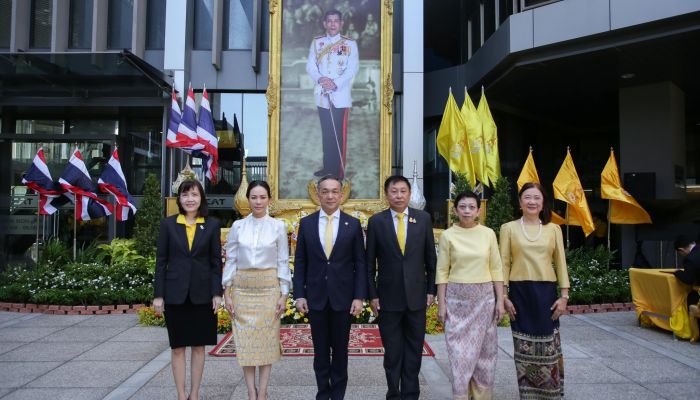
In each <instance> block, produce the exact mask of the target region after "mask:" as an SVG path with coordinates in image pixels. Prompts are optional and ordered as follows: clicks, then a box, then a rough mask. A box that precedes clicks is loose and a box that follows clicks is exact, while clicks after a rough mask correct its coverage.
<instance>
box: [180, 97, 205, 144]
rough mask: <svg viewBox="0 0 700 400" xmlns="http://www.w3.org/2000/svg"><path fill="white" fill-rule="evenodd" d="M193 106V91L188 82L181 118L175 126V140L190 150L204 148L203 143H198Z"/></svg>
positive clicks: (195, 113) (195, 115) (195, 114)
mask: <svg viewBox="0 0 700 400" xmlns="http://www.w3.org/2000/svg"><path fill="white" fill-rule="evenodd" d="M195 107H196V106H195V102H194V91H193V90H192V84H190V87H189V89H188V90H187V99H185V106H184V109H183V113H182V119H181V120H180V124H179V125H178V127H177V141H178V142H180V143H181V144H182V145H181V146H180V147H187V148H188V149H189V150H190V151H196V150H202V149H204V144H203V143H200V141H199V138H198V137H197V112H196V110H195ZM190 151H188V153H189V152H190Z"/></svg>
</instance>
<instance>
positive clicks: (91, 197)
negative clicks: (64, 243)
mask: <svg viewBox="0 0 700 400" xmlns="http://www.w3.org/2000/svg"><path fill="white" fill-rule="evenodd" d="M58 182H59V183H60V184H61V186H62V187H63V189H64V190H65V191H66V193H65V196H66V197H68V198H69V199H70V200H71V201H72V202H73V204H75V209H76V212H75V218H76V219H77V220H78V221H89V220H91V219H94V218H101V217H105V216H107V215H110V214H112V204H110V203H109V202H108V201H107V200H104V199H101V198H100V197H98V196H97V193H95V189H96V187H95V184H94V183H93V182H92V179H91V178H90V174H89V173H88V170H87V167H86V166H85V162H84V161H83V158H82V156H81V155H80V152H79V151H78V149H77V148H76V149H75V151H73V155H72V156H71V158H70V160H68V165H66V168H65V169H64V170H63V173H62V174H61V178H60V179H59V180H58Z"/></svg>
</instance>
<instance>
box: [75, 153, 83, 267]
mask: <svg viewBox="0 0 700 400" xmlns="http://www.w3.org/2000/svg"><path fill="white" fill-rule="evenodd" d="M75 148H76V149H77V148H78V142H75ZM81 201H82V200H81ZM77 249H78V195H77V194H75V193H73V261H75V259H76V257H77V255H78V250H77Z"/></svg>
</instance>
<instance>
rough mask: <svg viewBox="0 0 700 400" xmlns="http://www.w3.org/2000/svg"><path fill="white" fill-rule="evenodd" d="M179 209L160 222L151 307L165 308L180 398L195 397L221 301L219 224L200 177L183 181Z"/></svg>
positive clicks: (159, 309) (179, 190)
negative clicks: (187, 355)
mask: <svg viewBox="0 0 700 400" xmlns="http://www.w3.org/2000/svg"><path fill="white" fill-rule="evenodd" d="M176 201H177V207H178V210H179V213H178V214H177V215H173V216H171V217H168V218H166V219H164V220H163V221H161V224H160V234H159V235H158V250H157V253H156V273H155V278H154V284H153V290H154V300H153V308H154V309H155V312H156V313H158V314H160V313H162V312H165V325H166V327H167V328H168V339H169V340H170V347H171V349H172V351H171V359H172V369H173V377H174V379H175V387H176V389H177V398H178V400H185V398H189V399H193V400H197V399H199V388H200V385H201V382H202V371H203V370H204V346H206V345H214V344H216V311H217V310H218V308H219V304H220V303H221V294H222V292H223V290H222V289H221V239H220V238H221V228H220V225H219V221H218V220H217V219H215V218H210V217H208V216H207V214H208V208H207V198H206V195H205V194H204V189H203V188H202V185H201V184H200V183H199V181H196V180H186V181H184V182H182V183H181V184H180V186H179V188H178V193H177V200H176ZM186 347H191V349H192V351H191V353H192V354H191V371H190V372H191V373H190V376H191V380H192V383H191V388H190V395H189V396H187V397H186V396H185V375H186V374H185V368H186V363H185V349H186Z"/></svg>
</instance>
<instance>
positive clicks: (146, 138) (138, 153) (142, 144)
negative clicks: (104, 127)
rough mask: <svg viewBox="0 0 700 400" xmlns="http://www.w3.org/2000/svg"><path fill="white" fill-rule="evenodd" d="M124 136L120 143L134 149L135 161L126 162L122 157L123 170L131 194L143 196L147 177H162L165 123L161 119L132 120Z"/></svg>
mask: <svg viewBox="0 0 700 400" xmlns="http://www.w3.org/2000/svg"><path fill="white" fill-rule="evenodd" d="M124 135H125V138H124V139H123V141H120V143H122V145H123V146H124V147H127V146H128V147H130V148H133V159H132V160H124V158H125V157H121V158H122V160H121V163H122V169H123V170H124V174H125V176H126V181H127V184H128V185H129V192H130V193H131V194H138V195H141V194H143V189H144V188H143V184H144V182H145V181H146V176H148V174H154V175H156V176H157V177H160V175H161V154H162V150H161V138H162V135H163V122H162V120H161V119H159V118H131V119H130V120H129V122H128V127H127V129H126V131H125V132H124ZM120 152H121V151H120ZM129 164H130V165H129ZM132 182H133V184H132Z"/></svg>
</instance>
